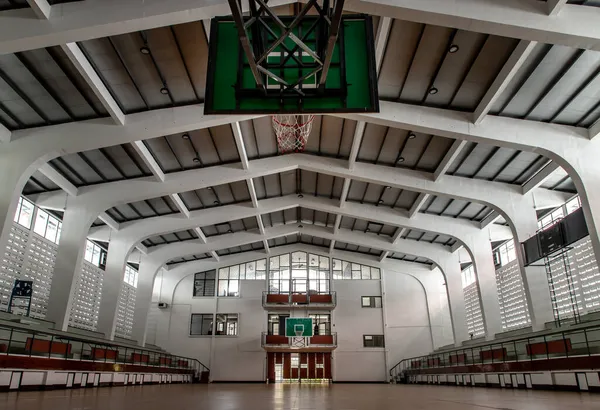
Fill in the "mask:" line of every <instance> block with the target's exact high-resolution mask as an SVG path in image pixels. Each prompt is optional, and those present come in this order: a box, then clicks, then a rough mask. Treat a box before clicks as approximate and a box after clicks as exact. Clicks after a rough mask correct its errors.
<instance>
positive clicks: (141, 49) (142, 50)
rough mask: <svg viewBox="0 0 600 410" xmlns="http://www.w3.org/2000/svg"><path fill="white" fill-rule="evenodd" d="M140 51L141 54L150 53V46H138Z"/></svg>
mask: <svg viewBox="0 0 600 410" xmlns="http://www.w3.org/2000/svg"><path fill="white" fill-rule="evenodd" d="M140 53H142V54H150V48H148V47H146V46H144V47H142V48H140Z"/></svg>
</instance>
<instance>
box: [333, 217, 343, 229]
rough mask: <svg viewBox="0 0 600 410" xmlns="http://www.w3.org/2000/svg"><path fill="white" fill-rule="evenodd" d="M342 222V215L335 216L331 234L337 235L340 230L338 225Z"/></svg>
mask: <svg viewBox="0 0 600 410" xmlns="http://www.w3.org/2000/svg"><path fill="white" fill-rule="evenodd" d="M341 222H342V215H341V214H337V215H336V216H335V221H334V222H333V233H338V231H339V230H340V223H341Z"/></svg>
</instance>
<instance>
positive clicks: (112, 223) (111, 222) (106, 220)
mask: <svg viewBox="0 0 600 410" xmlns="http://www.w3.org/2000/svg"><path fill="white" fill-rule="evenodd" d="M98 218H99V219H100V220H101V221H102V222H104V223H105V224H106V225H108V226H109V227H110V228H111V229H113V230H115V231H118V230H119V229H120V227H121V226H120V224H119V223H118V222H117V221H115V220H114V219H113V218H112V217H111V216H110V215H108V214H107V213H106V212H102V213H101V214H100V215H98Z"/></svg>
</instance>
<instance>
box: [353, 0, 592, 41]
mask: <svg viewBox="0 0 600 410" xmlns="http://www.w3.org/2000/svg"><path fill="white" fill-rule="evenodd" d="M592 9H594V8H593V7H581V6H578V5H571V4H567V5H564V6H563V7H562V10H561V12H560V14H558V15H556V16H553V17H552V18H548V15H547V6H546V4H545V3H544V2H541V1H537V0H502V1H492V0H490V1H482V0H452V1H448V0H427V1H423V0H368V1H366V0H347V1H346V3H345V4H344V10H347V11H354V12H359V13H367V14H372V15H377V16H386V17H390V18H393V19H400V20H404V21H414V22H417V23H423V24H432V25H436V26H443V27H451V28H456V29H459V30H466V31H475V32H479V33H486V34H493V35H496V36H503V37H509V38H518V39H523V40H529V41H537V42H540V43H550V44H562V45H565V46H569V47H577V48H585V49H593V50H596V51H600V42H599V40H600V28H599V27H598V21H600V10H592ZM578 23H579V24H578Z"/></svg>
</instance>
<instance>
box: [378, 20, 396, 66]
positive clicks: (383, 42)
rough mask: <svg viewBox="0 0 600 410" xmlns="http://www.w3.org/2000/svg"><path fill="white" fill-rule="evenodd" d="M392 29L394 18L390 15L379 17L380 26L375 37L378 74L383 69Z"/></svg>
mask: <svg viewBox="0 0 600 410" xmlns="http://www.w3.org/2000/svg"><path fill="white" fill-rule="evenodd" d="M391 29H392V19H391V18H389V17H381V18H380V19H379V27H378V28H377V36H376V37H375V67H376V69H377V74H379V71H380V70H381V64H383V56H384V54H385V48H386V46H387V42H388V37H389V35H390V30H391Z"/></svg>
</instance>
